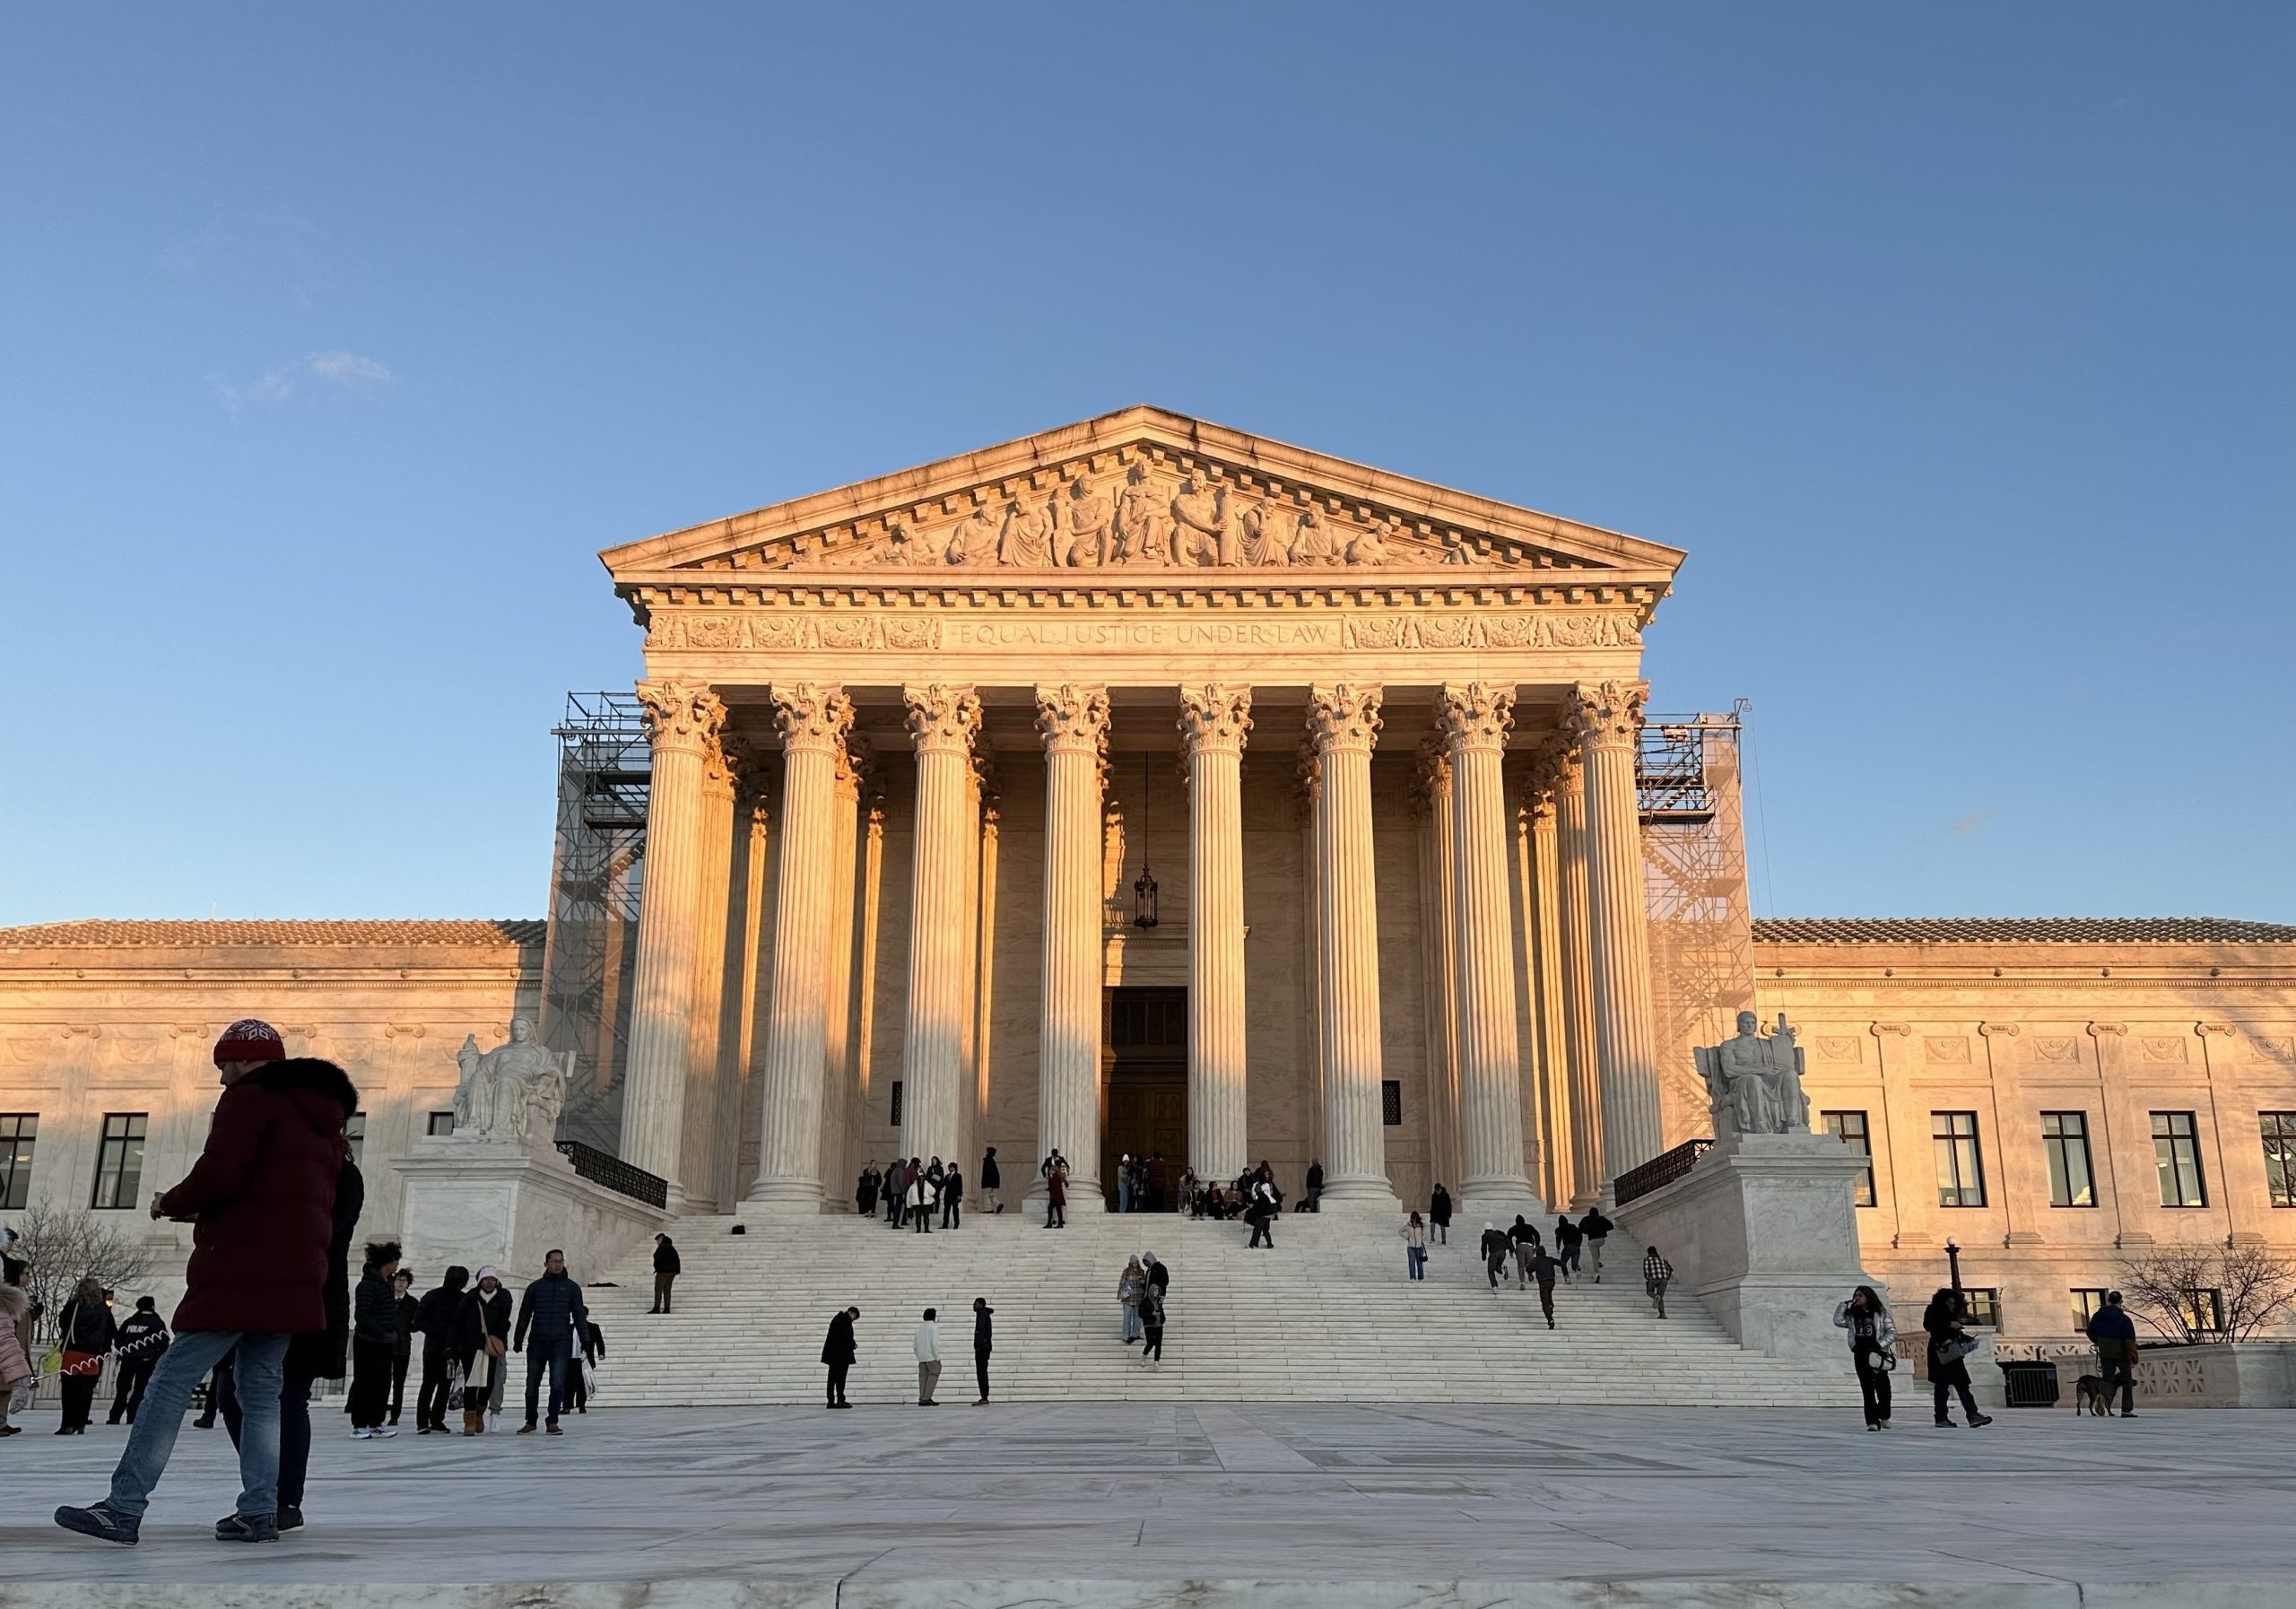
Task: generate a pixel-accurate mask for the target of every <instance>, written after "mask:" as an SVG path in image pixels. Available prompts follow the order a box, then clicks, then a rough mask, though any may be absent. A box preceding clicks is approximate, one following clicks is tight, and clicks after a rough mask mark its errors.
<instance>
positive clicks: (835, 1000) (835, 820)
mask: <svg viewBox="0 0 2296 1609" xmlns="http://www.w3.org/2000/svg"><path fill="white" fill-rule="evenodd" d="M846 742H847V752H845V753H843V754H841V755H839V763H838V767H837V781H836V787H835V792H834V802H833V804H832V805H831V812H830V815H831V845H832V848H831V865H830V899H829V909H830V918H829V947H828V955H829V965H828V970H827V976H826V978H825V981H824V983H823V987H822V997H823V999H824V1001H825V1002H826V1004H827V1010H826V1011H825V1013H823V1021H824V1022H825V1023H826V1025H827V1028H828V1034H827V1037H826V1038H825V1039H823V1040H822V1141H821V1144H822V1152H821V1155H822V1211H823V1212H825V1213H845V1212H850V1211H852V1210H853V1178H852V1176H853V1174H854V1173H855V1172H857V1169H856V1168H855V1167H854V1165H853V1159H852V1158H851V1157H850V1156H849V1155H848V1149H849V1142H850V1139H851V1134H852V1111H853V1102H854V1100H855V1095H856V1086H857V1082H858V1081H857V1079H856V1077H855V1075H854V1070H853V1039H854V1035H853V930H854V926H855V923H854V919H853V917H854V910H853V903H854V900H853V893H854V874H855V872H856V870H857V864H856V863H857V855H858V851H859V844H858V841H857V840H858V837H859V832H860V805H861V776H860V771H859V770H858V768H857V765H856V763H855V756H854V754H853V753H852V752H851V747H852V744H853V742H854V739H853V738H852V737H851V736H850V735H848V737H847V740H846Z"/></svg>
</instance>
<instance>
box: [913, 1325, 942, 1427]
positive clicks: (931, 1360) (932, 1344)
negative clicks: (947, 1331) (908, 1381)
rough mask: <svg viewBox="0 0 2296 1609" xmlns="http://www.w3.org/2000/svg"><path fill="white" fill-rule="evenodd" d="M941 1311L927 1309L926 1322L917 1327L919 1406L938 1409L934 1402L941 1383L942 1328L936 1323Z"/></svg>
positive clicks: (937, 1404)
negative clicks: (935, 1392) (936, 1316)
mask: <svg viewBox="0 0 2296 1609" xmlns="http://www.w3.org/2000/svg"><path fill="white" fill-rule="evenodd" d="M939 1311H940V1309H937V1308H927V1309H925V1318H924V1320H923V1321H922V1322H921V1323H919V1324H918V1326H917V1405H918V1407H920V1408H937V1407H939V1406H940V1404H939V1403H936V1402H935V1401H934V1400H933V1388H934V1387H935V1386H938V1385H939V1384H940V1383H941V1326H939V1325H938V1324H935V1322H934V1318H935V1315H936V1314H937V1313H938V1312H939Z"/></svg>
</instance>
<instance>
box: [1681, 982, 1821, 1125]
mask: <svg viewBox="0 0 2296 1609" xmlns="http://www.w3.org/2000/svg"><path fill="white" fill-rule="evenodd" d="M1760 1022H1761V1020H1760V1019H1759V1018H1757V1017H1756V1016H1755V1015H1754V1013H1752V1012H1750V1011H1742V1012H1740V1013H1738V1031H1737V1034H1736V1036H1735V1038H1732V1039H1725V1040H1724V1041H1723V1042H1722V1043H1721V1044H1719V1045H1717V1046H1714V1047H1712V1048H1700V1050H1699V1051H1698V1052H1697V1055H1698V1070H1699V1072H1700V1074H1703V1075H1704V1077H1705V1079H1706V1092H1707V1094H1708V1096H1709V1099H1711V1100H1712V1101H1713V1103H1714V1107H1713V1109H1714V1122H1715V1126H1716V1130H1717V1132H1720V1130H1721V1129H1722V1127H1723V1126H1725V1125H1726V1126H1728V1127H1729V1128H1730V1129H1731V1130H1733V1131H1735V1132H1736V1133H1738V1134H1742V1135H1783V1134H1806V1133H1808V1132H1809V1127H1810V1101H1809V1097H1808V1096H1806V1095H1805V1094H1804V1093H1803V1092H1802V1050H1801V1047H1799V1046H1798V1045H1796V1044H1795V1042H1794V1031H1793V1030H1792V1029H1791V1028H1789V1027H1787V1024H1786V1014H1785V1013H1783V1012H1781V1013H1779V1017H1778V1029H1777V1031H1776V1032H1774V1033H1771V1034H1769V1035H1767V1036H1765V1035H1764V1034H1762V1033H1761V1031H1760Z"/></svg>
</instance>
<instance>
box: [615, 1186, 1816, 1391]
mask: <svg viewBox="0 0 2296 1609" xmlns="http://www.w3.org/2000/svg"><path fill="white" fill-rule="evenodd" d="M744 1222H745V1223H746V1224H747V1231H748V1232H746V1233H744V1234H739V1235H736V1234H733V1233H731V1232H730V1231H731V1230H732V1228H733V1226H734V1225H735V1224H736V1223H744ZM1040 1222H1041V1219H1040V1218H1039V1217H1036V1216H1031V1215H1028V1214H1024V1213H1021V1212H1020V1211H1018V1210H1017V1209H1014V1210H1009V1211H1007V1212H1006V1213H1004V1214H1002V1215H1001V1216H987V1217H983V1216H979V1215H977V1214H974V1213H967V1214H966V1216H965V1222H964V1225H963V1227H962V1228H961V1229H959V1230H957V1231H940V1230H938V1229H936V1230H935V1232H934V1233H932V1234H931V1235H929V1236H927V1235H920V1234H917V1233H914V1232H911V1231H906V1230H892V1229H889V1228H887V1227H886V1226H885V1223H884V1222H883V1219H882V1218H878V1219H874V1220H868V1219H861V1218H857V1217H852V1216H844V1217H822V1218H812V1219H805V1220H803V1221H799V1222H787V1221H781V1222H776V1221H773V1220H769V1219H760V1218H751V1219H744V1218H743V1217H742V1216H741V1215H739V1214H735V1215H733V1216H724V1217H697V1218H687V1219H683V1220H681V1221H680V1222H678V1223H677V1224H676V1225H675V1228H674V1237H675V1239H676V1242H677V1246H678V1249H679V1252H680V1254H681V1256H682V1257H683V1262H684V1273H683V1274H682V1275H681V1276H680V1278H679V1280H678V1282H677V1300H676V1310H675V1311H674V1313H672V1314H670V1315H668V1316H667V1317H657V1316H653V1315H649V1314H648V1311H647V1309H648V1306H649V1305H650V1300H651V1295H652V1290H653V1274H652V1265H651V1250H652V1248H651V1244H650V1242H649V1243H648V1246H647V1247H646V1248H644V1249H642V1250H640V1251H638V1252H634V1253H632V1254H631V1256H630V1257H628V1258H626V1259H625V1260H624V1261H623V1262H622V1264H621V1265H618V1266H616V1267H615V1268H614V1269H613V1270H612V1272H611V1273H610V1274H608V1275H607V1276H606V1279H607V1280H608V1281H610V1282H611V1283H610V1284H593V1285H592V1286H591V1288H590V1289H589V1290H588V1291H587V1292H586V1295H587V1299H588V1300H589V1303H590V1308H591V1312H592V1316H593V1317H594V1318H596V1320H597V1322H598V1323H599V1325H600V1326H602V1327H603V1329H604V1335H605V1344H606V1353H605V1357H604V1361H603V1366H602V1368H601V1370H600V1374H599V1387H600V1391H599V1401H600V1403H601V1405H616V1406H659V1407H667V1406H681V1405H700V1406H708V1405H726V1406H734V1405H753V1404H764V1403H807V1402H818V1401H820V1400H821V1398H822V1378H823V1372H824V1371H823V1370H822V1365H821V1363H820V1361H819V1359H820V1357H821V1350H822V1338H823V1335H825V1333H826V1331H827V1329H828V1326H829V1320H830V1317H831V1314H832V1313H834V1312H836V1311H837V1310H839V1309H841V1308H844V1307H846V1306H847V1305H848V1304H851V1305H855V1306H857V1307H859V1308H860V1309H861V1318H860V1321H859V1323H858V1325H857V1333H858V1336H859V1341H860V1361H859V1362H858V1363H857V1365H856V1366H855V1368H854V1370H853V1373H852V1377H851V1379H850V1381H849V1384H848V1393H849V1395H850V1396H851V1397H852V1399H853V1400H854V1402H855V1403H856V1404H861V1403H888V1402H903V1401H909V1402H913V1401H914V1400H915V1399H916V1394H917V1372H916V1358H915V1354H914V1352H913V1350H912V1345H911V1342H912V1335H913V1333H914V1331H915V1329H916V1326H917V1322H918V1318H919V1316H920V1314H921V1313H922V1311H923V1309H926V1308H927V1307H936V1308H938V1309H940V1326H941V1352H942V1357H943V1360H944V1373H943V1379H942V1389H941V1392H940V1395H941V1397H942V1399H943V1400H944V1401H949V1402H958V1403H969V1402H970V1401H971V1400H972V1397H973V1396H974V1388H973V1383H972V1327H973V1326H972V1299H973V1298H974V1297H975V1296H986V1297H987V1299H988V1301H989V1305H990V1306H991V1307H993V1308H994V1309H996V1356H995V1361H994V1365H993V1380H994V1390H995V1394H996V1396H997V1397H998V1398H999V1399H1006V1400H1013V1401H1048V1400H1070V1401H1089V1400H1105V1401H1150V1402H1161V1401H1175V1400H1180V1399H1187V1400H1190V1401H1257V1400H1266V1399H1276V1398H1290V1399H1296V1400H1300V1401H1321V1402H1507V1403H1640V1404H1680V1405H1700V1404H1728V1405H1741V1406H1745V1405H1790V1406H1811V1405H1841V1404H1854V1403H1855V1402H1856V1400H1857V1385H1856V1382H1855V1381H1854V1380H1853V1379H1852V1378H1851V1376H1850V1372H1849V1368H1848V1353H1847V1352H1846V1351H1845V1352H1844V1353H1843V1362H1842V1364H1841V1366H1840V1368H1839V1369H1838V1370H1837V1369H1834V1368H1831V1367H1824V1366H1820V1365H1816V1364H1812V1363H1807V1362H1795V1361H1782V1360H1779V1359H1773V1358H1767V1357H1763V1356H1761V1355H1760V1354H1759V1353H1753V1352H1745V1351H1743V1350H1741V1349H1740V1348H1739V1347H1738V1345H1737V1344H1735V1342H1733V1341H1732V1340H1731V1339H1730V1337H1729V1336H1728V1335H1727V1334H1726V1332H1725V1331H1724V1330H1723V1329H1722V1327H1721V1326H1720V1325H1719V1324H1718V1323H1717V1322H1716V1321H1715V1320H1714V1319H1713V1318H1711V1317H1709V1315H1708V1314H1707V1313H1706V1311H1705V1310H1704V1309H1701V1308H1700V1306H1699V1305H1698V1303H1697V1301H1696V1300H1694V1299H1692V1298H1690V1297H1689V1296H1687V1295H1686V1294H1681V1295H1676V1296H1674V1297H1673V1298H1672V1299H1671V1300H1669V1302H1668V1304H1667V1306H1668V1311H1669V1313H1670V1315H1671V1317H1669V1318H1666V1319H1665V1320H1661V1319H1659V1318H1657V1316H1656V1315H1655V1314H1654V1313H1653V1312H1652V1311H1651V1309H1650V1305H1649V1303H1648V1301H1647V1300H1645V1299H1644V1297H1643V1294H1642V1287H1641V1280H1640V1277H1639V1272H1638V1271H1637V1269H1636V1268H1635V1267H1633V1266H1631V1263H1632V1262H1634V1261H1638V1260H1639V1259H1630V1258H1626V1257H1621V1258H1619V1259H1618V1261H1617V1262H1616V1263H1615V1264H1614V1265H1613V1267H1612V1268H1611V1269H1610V1270H1609V1271H1608V1272H1607V1274H1606V1278H1605V1283H1603V1284H1600V1285H1596V1284H1595V1283H1592V1281H1591V1280H1590V1279H1587V1278H1581V1279H1580V1280H1579V1282H1578V1283H1576V1284H1572V1285H1558V1286H1557V1288H1556V1291H1555V1315H1556V1323H1557V1327H1556V1328H1555V1329H1553V1330H1552V1331H1550V1330H1549V1329H1547V1327H1546V1326H1545V1323H1544V1320H1543V1319H1542V1318H1541V1317H1540V1314H1539V1307H1538V1295H1537V1292H1536V1291H1535V1289H1534V1290H1527V1291H1518V1290H1516V1289H1515V1287H1514V1285H1513V1283H1512V1280H1511V1277H1510V1279H1509V1282H1508V1283H1507V1284H1506V1286H1505V1288H1503V1289H1502V1290H1501V1291H1500V1292H1498V1293H1497V1294H1496V1295H1494V1294H1492V1292H1491V1290H1490V1289H1489V1287H1488V1285H1487V1284H1486V1283H1485V1281H1484V1278H1483V1271H1482V1268H1481V1267H1480V1265H1478V1264H1477V1262H1476V1258H1475V1254H1474V1246H1473V1239H1474V1237H1473V1236H1472V1235H1468V1234H1461V1235H1460V1236H1458V1237H1457V1238H1456V1239H1454V1240H1453V1241H1452V1243H1451V1244H1450V1245H1449V1246H1448V1247H1441V1246H1438V1247H1434V1248H1430V1251H1429V1254H1428V1269H1427V1277H1426V1279H1425V1280H1424V1281H1422V1282H1418V1283H1413V1282H1410V1281H1407V1280H1406V1279H1405V1277H1404V1251H1403V1243H1402V1242H1401V1241H1400V1240H1399V1239H1396V1226H1397V1223H1398V1222H1399V1220H1396V1219H1390V1218H1387V1217H1385V1216H1376V1217H1372V1218H1368V1219H1367V1218H1363V1217H1360V1216H1354V1215H1348V1216H1343V1215H1341V1214H1339V1213H1326V1214H1323V1215H1321V1216H1318V1215H1313V1214H1291V1215H1286V1216H1285V1217H1284V1219H1283V1222H1281V1223H1279V1224H1278V1225H1277V1226H1276V1229H1275V1238H1276V1247H1275V1249H1274V1250H1273V1251H1269V1250H1266V1249H1260V1250H1248V1249H1247V1248H1246V1246H1245V1241H1246V1239H1247V1231H1246V1230H1245V1229H1244V1227H1243V1226H1242V1225H1240V1224H1231V1223H1213V1222H1188V1221H1187V1220H1185V1219H1182V1218H1179V1217H1177V1216H1174V1215H1171V1214H1168V1213H1134V1214H1129V1215H1125V1216H1118V1215H1115V1214H1106V1213H1103V1214H1095V1215H1086V1214H1084V1213H1077V1214H1075V1215H1074V1218H1073V1219H1072V1221H1071V1223H1070V1226H1069V1227H1068V1228H1066V1229H1065V1230H1046V1229H1043V1228H1041V1227H1039V1224H1040ZM1477 1227H1478V1228H1479V1227H1480V1226H1479V1225H1478V1226H1477ZM1142 1249H1147V1250H1150V1251H1153V1252H1154V1253H1155V1254H1156V1256H1157V1257H1158V1258H1159V1259H1160V1260H1161V1261H1163V1262H1165V1263H1167V1264H1169V1265H1170V1267H1171V1273H1172V1277H1171V1291H1170V1302H1169V1308H1170V1319H1169V1326H1168V1328H1167V1329H1166V1332H1165V1338H1164V1361H1163V1365H1162V1367H1161V1370H1151V1369H1148V1368H1146V1367H1144V1365H1143V1363H1142V1361H1141V1357H1140V1348H1139V1347H1137V1346H1126V1345H1125V1344H1123V1342H1122V1340H1121V1323H1120V1315H1119V1310H1118V1305H1117V1300H1116V1286H1117V1279H1118V1274H1121V1273H1122V1271H1123V1268H1124V1263H1125V1258H1126V1257H1127V1256H1129V1255H1132V1254H1134V1253H1136V1252H1138V1251H1140V1250H1142ZM1620 1249H1621V1251H1622V1252H1623V1251H1624V1250H1625V1248H1624V1247H1623V1245H1622V1246H1621V1248H1620ZM577 1273H578V1275H582V1276H583V1277H585V1278H586V1279H588V1280H594V1281H595V1280H596V1279H597V1278H598V1276H597V1275H596V1274H582V1271H580V1270H578V1271H577Z"/></svg>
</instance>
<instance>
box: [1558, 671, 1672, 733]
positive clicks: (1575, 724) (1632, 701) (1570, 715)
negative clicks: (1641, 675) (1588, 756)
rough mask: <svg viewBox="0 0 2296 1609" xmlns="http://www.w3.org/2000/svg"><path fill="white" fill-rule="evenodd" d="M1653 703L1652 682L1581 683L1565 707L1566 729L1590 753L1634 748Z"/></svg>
mask: <svg viewBox="0 0 2296 1609" xmlns="http://www.w3.org/2000/svg"><path fill="white" fill-rule="evenodd" d="M1649 701H1650V683H1648V682H1580V683H1576V684H1574V685H1573V686H1572V687H1571V689H1570V701H1569V702H1568V703H1566V704H1565V705H1564V706H1563V715H1562V721H1563V729H1564V730H1565V731H1566V732H1568V733H1569V734H1570V735H1571V736H1572V737H1573V738H1575V739H1577V740H1578V743H1579V744H1583V745H1584V746H1585V747H1587V748H1589V749H1625V748H1631V747H1633V746H1634V741H1635V738H1636V737H1637V736H1638V735H1639V734H1640V733H1641V731H1642V711H1643V707H1644V706H1645V705H1647V704H1648V702H1649Z"/></svg>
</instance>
